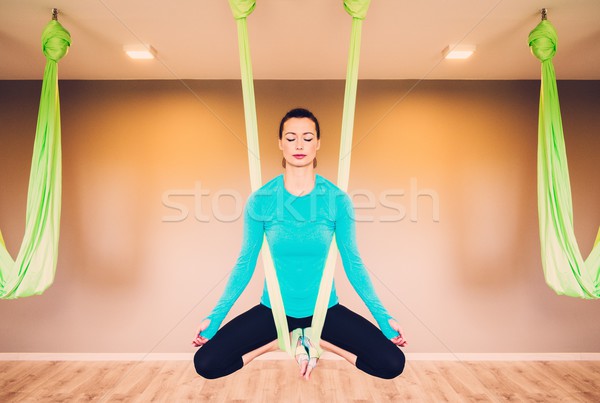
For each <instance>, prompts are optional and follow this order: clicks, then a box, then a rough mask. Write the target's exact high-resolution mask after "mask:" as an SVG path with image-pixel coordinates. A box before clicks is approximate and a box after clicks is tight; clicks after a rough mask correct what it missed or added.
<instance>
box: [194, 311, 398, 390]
mask: <svg viewBox="0 0 600 403" xmlns="http://www.w3.org/2000/svg"><path fill="white" fill-rule="evenodd" d="M310 322H311V317H308V318H290V317H288V326H289V328H290V329H295V328H298V327H302V328H304V327H309V326H310ZM276 339H277V330H276V328H275V324H274V322H273V316H272V312H271V310H270V309H269V308H268V307H266V306H264V305H257V306H255V307H253V308H251V309H250V310H248V311H246V312H244V313H243V314H241V315H239V316H237V317H236V318H234V319H232V320H231V321H230V322H228V323H227V324H226V325H225V326H223V327H222V328H221V329H220V330H219V331H218V332H217V333H216V334H215V336H214V337H213V338H212V339H211V340H209V341H208V342H207V343H206V344H205V345H204V346H203V347H201V348H200V349H199V350H198V351H197V352H196V355H195V356H194V365H195V367H196V371H197V372H198V374H200V375H201V376H203V377H205V378H208V379H214V378H219V377H221V376H226V375H229V374H231V373H233V372H235V371H237V370H239V369H240V368H242V367H243V366H244V365H246V364H248V363H249V362H251V361H252V360H254V359H255V358H256V357H258V356H260V355H262V354H264V353H267V352H269V351H275V350H277V348H278V345H277V340H276ZM321 347H322V348H323V349H324V350H327V351H330V352H332V353H334V354H337V355H339V356H341V357H343V358H345V359H346V360H347V361H348V362H350V363H351V364H352V365H355V366H356V367H357V368H359V369H361V370H362V371H364V372H366V373H368V374H370V375H373V376H377V377H381V378H385V379H391V378H394V377H396V376H398V375H399V374H400V373H401V372H402V370H403V368H404V362H405V360H404V354H402V351H400V349H398V348H397V347H396V346H395V345H394V344H393V343H392V342H391V341H390V340H388V339H386V338H385V336H384V335H383V333H382V332H381V331H380V330H379V329H378V328H377V327H375V326H374V325H373V324H372V323H371V322H369V321H368V320H366V319H365V318H363V317H362V316H360V315H358V314H356V313H354V312H352V311H351V310H349V309H347V308H346V307H344V306H342V305H339V304H337V305H335V306H333V307H331V308H329V310H328V311H327V317H326V320H325V325H324V327H323V332H322V340H321ZM301 373H302V371H301Z"/></svg>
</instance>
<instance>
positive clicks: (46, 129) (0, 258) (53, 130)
mask: <svg viewBox="0 0 600 403" xmlns="http://www.w3.org/2000/svg"><path fill="white" fill-rule="evenodd" d="M70 44H71V37H70V35H69V32H68V31H67V30H66V29H64V28H63V27H62V25H60V23H59V22H58V21H54V20H53V21H50V22H49V23H48V25H47V26H46V28H45V29H44V31H43V33H42V51H43V53H44V55H45V56H46V59H47V60H46V68H45V70H44V78H43V81H42V94H41V97H40V108H39V112H38V121H37V127H36V131H35V141H34V146H33V158H32V161H31V173H30V177H29V188H28V192H27V209H26V213H25V234H24V236H23V241H22V243H21V248H20V250H19V253H18V255H17V258H16V260H13V259H12V257H11V256H10V254H9V253H8V251H7V250H6V246H5V245H4V241H3V240H2V236H1V234H0V298H5V299H9V298H18V297H26V296H30V295H37V294H41V293H42V292H44V291H45V290H46V289H47V288H48V287H49V286H50V285H51V284H52V282H53V281H54V274H55V271H56V261H57V256H58V237H59V229H60V204H61V181H62V168H61V138H60V137H61V136H60V135H61V133H60V103H59V95H58V61H59V60H60V59H61V58H62V57H63V56H65V55H66V54H67V51H68V49H69V46H70Z"/></svg>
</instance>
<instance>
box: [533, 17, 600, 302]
mask: <svg viewBox="0 0 600 403" xmlns="http://www.w3.org/2000/svg"><path fill="white" fill-rule="evenodd" d="M528 40H529V46H530V47H531V52H532V53H533V55H534V56H535V57H536V58H538V59H539V60H540V61H541V62H542V78H541V89H540V108H539V123H538V189H537V191H538V214H539V224H540V244H541V254H542V265H543V268H544V277H545V279H546V283H548V285H549V286H550V288H552V289H553V290H554V291H556V293H558V294H563V295H568V296H571V297H579V298H585V299H591V298H600V246H599V245H600V243H599V241H600V231H599V232H598V237H597V238H596V242H595V244H594V247H593V249H592V252H591V253H590V255H589V256H588V258H587V259H586V260H585V261H584V259H583V257H582V255H581V252H580V250H579V246H578V244H577V239H576V238H575V231H574V228H573V205H572V199H571V185H570V181H569V168H568V165H567V154H566V149H565V141H564V135H563V127H562V120H561V113H560V104H559V99H558V88H557V85H556V74H555V71H554V65H553V64H552V57H554V55H555V53H556V44H557V41H558V36H557V33H556V30H555V29H554V27H553V26H552V24H550V22H549V21H548V20H543V21H542V22H541V23H540V24H538V26H537V27H535V28H534V29H533V30H532V31H531V33H530V34H529V38H528Z"/></svg>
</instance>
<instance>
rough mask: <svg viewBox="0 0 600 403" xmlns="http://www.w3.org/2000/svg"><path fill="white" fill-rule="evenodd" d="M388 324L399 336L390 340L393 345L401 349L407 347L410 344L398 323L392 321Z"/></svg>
mask: <svg viewBox="0 0 600 403" xmlns="http://www.w3.org/2000/svg"><path fill="white" fill-rule="evenodd" d="M388 323H389V324H390V326H391V327H392V329H394V330H395V331H397V332H398V336H396V337H393V338H391V339H390V340H391V341H392V343H394V344H395V345H397V346H400V347H405V346H406V345H407V344H408V342H407V341H406V339H405V338H404V332H403V331H402V328H401V327H400V325H399V324H398V322H396V321H395V320H394V319H390V320H389V321H388Z"/></svg>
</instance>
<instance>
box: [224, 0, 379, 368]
mask: <svg viewBox="0 0 600 403" xmlns="http://www.w3.org/2000/svg"><path fill="white" fill-rule="evenodd" d="M370 2H371V0H344V8H345V9H346V11H347V12H348V14H350V16H351V17H352V33H351V39H350V51H349V55H348V70H347V74H346V89H345V95H344V110H343V116H342V134H341V144H340V159H339V166H338V183H337V185H338V187H339V188H340V189H342V190H343V191H346V190H347V189H348V182H349V177H350V156H351V150H352V132H353V127H354V109H355V104H356V88H357V84H358V62H359V55H360V34H361V28H362V20H363V19H364V18H365V16H366V14H367V10H368V8H369V4H370ZM229 5H230V6H231V11H232V12H233V16H234V18H235V19H236V21H237V28H238V42H239V50H240V66H241V71H242V74H241V75H242V91H243V97H244V113H245V119H246V137H247V142H248V162H249V164H250V184H251V188H252V191H256V190H258V189H259V188H260V186H261V182H262V177H261V171H260V151H259V146H258V125H257V121H256V105H255V101H254V85H253V79H252V63H251V60H250V48H249V44H248V29H247V24H246V17H248V16H249V15H250V14H251V13H252V11H253V10H254V7H255V5H256V1H255V0H229ZM334 242H335V235H334V238H333V239H332V244H333V243H334ZM261 252H262V253H261V255H262V259H263V266H264V271H265V278H266V281H267V290H268V292H269V299H270V302H271V308H272V310H273V318H274V320H275V326H276V327H277V339H278V342H279V348H280V349H281V350H283V351H285V352H287V353H288V354H289V355H290V356H292V357H293V356H294V350H293V349H292V343H291V342H292V340H290V338H289V337H288V334H289V329H288V325H287V320H286V315H285V310H284V307H283V300H282V298H281V292H280V290H279V284H278V281H277V274H276V273H275V268H274V266H273V260H272V258H271V253H270V250H269V245H268V243H267V240H266V236H265V239H264V240H263V247H262V250H261ZM336 260H337V250H336V249H335V248H331V247H330V249H329V254H328V256H327V261H326V263H325V269H324V272H323V277H322V278H321V285H320V288H319V294H318V296H317V302H316V305H315V312H314V314H313V319H312V323H311V327H310V328H308V329H305V330H307V333H308V334H310V340H311V342H312V343H313V345H314V346H315V348H316V350H317V356H320V355H321V352H322V349H321V347H320V341H321V332H322V330H323V325H324V323H325V315H326V314H327V303H328V300H329V295H330V293H331V287H332V284H333V273H334V270H335V264H336ZM294 334H296V335H297V334H298V332H294ZM294 340H295V339H294Z"/></svg>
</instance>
